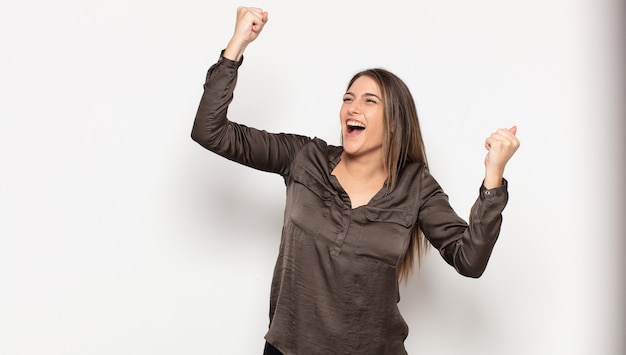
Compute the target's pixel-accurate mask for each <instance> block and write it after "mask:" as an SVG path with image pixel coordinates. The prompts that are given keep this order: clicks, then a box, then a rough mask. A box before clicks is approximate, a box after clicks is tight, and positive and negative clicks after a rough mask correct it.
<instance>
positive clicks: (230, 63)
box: [217, 49, 243, 69]
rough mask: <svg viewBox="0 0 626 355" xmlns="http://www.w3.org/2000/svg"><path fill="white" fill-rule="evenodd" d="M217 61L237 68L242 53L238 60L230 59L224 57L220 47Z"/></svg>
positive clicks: (240, 62)
mask: <svg viewBox="0 0 626 355" xmlns="http://www.w3.org/2000/svg"><path fill="white" fill-rule="evenodd" d="M217 62H218V63H224V65H226V66H228V67H229V68H235V69H237V68H239V67H240V66H241V64H242V63H243V55H242V56H241V59H239V60H238V61H235V60H231V59H228V58H224V49H222V51H221V52H220V59H219V60H218V61H217Z"/></svg>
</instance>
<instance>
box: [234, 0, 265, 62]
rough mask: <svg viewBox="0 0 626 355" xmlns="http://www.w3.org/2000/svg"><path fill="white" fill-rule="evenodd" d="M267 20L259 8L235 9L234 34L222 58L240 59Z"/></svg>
mask: <svg viewBox="0 0 626 355" xmlns="http://www.w3.org/2000/svg"><path fill="white" fill-rule="evenodd" d="M267 19H268V14H267V12H266V11H263V10H262V9H260V8H256V7H243V6H242V7H239V8H237V22H236V24H235V33H233V37H232V38H231V40H230V42H228V46H227V47H226V49H225V50H224V57H225V58H228V59H231V60H239V59H241V56H242V55H243V52H244V50H245V49H246V47H247V46H248V44H250V43H251V42H252V41H254V40H255V39H256V38H257V37H258V36H259V34H260V33H261V30H263V26H265V24H266V23H267Z"/></svg>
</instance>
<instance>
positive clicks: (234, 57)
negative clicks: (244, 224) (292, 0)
mask: <svg viewBox="0 0 626 355" xmlns="http://www.w3.org/2000/svg"><path fill="white" fill-rule="evenodd" d="M266 21H267V13H266V12H262V11H261V10H260V9H249V8H241V7H240V8H239V9H237V25H236V28H235V34H234V35H233V38H232V39H231V40H230V42H229V43H228V46H227V48H226V49H225V50H224V51H223V52H222V56H220V59H219V60H218V62H217V63H215V64H214V65H213V66H212V67H211V68H210V69H209V72H208V74H207V77H206V82H205V84H204V93H203V95H202V99H201V100H200V105H199V107H198V112H197V114H196V118H195V121H194V124H193V130H192V132H191V137H192V138H193V140H194V141H196V142H198V143H199V144H200V145H202V146H203V147H205V148H206V149H208V150H210V151H212V152H215V153H217V154H219V155H221V156H223V157H226V158H228V159H230V160H233V161H236V162H238V163H241V164H244V165H247V166H250V167H253V168H255V169H259V170H263V171H269V172H274V173H278V174H281V175H286V174H288V172H289V171H288V170H289V166H290V165H291V161H292V160H293V158H294V157H295V154H296V153H297V151H298V150H299V149H300V148H301V147H302V146H303V145H304V144H306V143H307V142H308V141H309V140H310V139H309V138H308V137H304V136H298V135H292V134H270V133H267V132H265V131H261V130H257V129H254V128H251V127H246V126H244V125H239V124H237V123H234V122H231V121H229V120H228V118H227V112H228V106H229V104H230V102H231V101H232V99H233V91H234V89H235V85H236V82H237V70H238V68H239V66H240V65H241V63H242V61H243V57H242V56H243V51H244V50H245V48H246V46H247V45H248V44H249V43H250V42H252V41H253V40H254V39H256V37H257V36H258V34H259V32H260V31H261V29H262V27H263V25H264V24H265V22H266Z"/></svg>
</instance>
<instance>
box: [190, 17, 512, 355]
mask: <svg viewBox="0 0 626 355" xmlns="http://www.w3.org/2000/svg"><path fill="white" fill-rule="evenodd" d="M267 20H268V14H267V12H263V11H262V10H261V9H258V8H245V7H241V8H239V9H238V10H237V22H236V26H235V32H234V34H233V37H232V38H231V40H230V42H229V43H228V45H227V47H226V49H225V50H224V51H223V52H222V55H221V57H220V59H219V61H218V62H217V63H216V64H214V65H213V66H212V67H211V68H210V69H209V72H208V74H207V79H206V84H205V87H204V94H203V96H202V100H201V102H200V105H199V108H198V113H197V115H196V119H195V122H194V126H193V131H192V137H193V139H194V140H195V141H196V142H198V143H199V144H201V145H202V146H203V147H205V148H207V149H209V150H211V151H213V152H215V153H217V154H220V155H222V156H224V157H226V158H228V159H231V160H233V161H236V162H238V163H241V164H245V165H247V166H250V167H253V168H256V169H260V170H264V171H268V172H273V173H277V174H280V175H281V176H282V177H283V178H284V180H285V184H286V189H287V197H286V204H285V219H284V226H283V232H282V239H281V245H280V252H279V255H278V260H277V262H276V267H275V270H274V277H273V281H272V287H271V296H270V326H269V331H268V332H267V334H266V336H265V338H266V340H267V342H266V349H265V354H281V353H284V354H405V353H406V350H405V349H404V345H403V343H404V339H405V338H406V336H407V334H408V328H407V325H406V323H405V322H404V320H403V319H402V317H401V315H400V314H399V311H398V307H397V302H398V299H399V290H398V284H399V280H402V279H406V277H408V275H409V274H410V271H411V269H412V267H413V263H414V262H413V261H414V258H417V261H418V263H419V259H420V257H421V256H422V254H423V253H424V251H425V250H426V248H427V245H429V244H432V245H433V246H434V247H435V248H437V249H438V250H439V252H440V253H441V255H442V256H443V258H444V260H446V261H447V262H448V263H449V264H450V265H452V266H453V267H454V268H455V269H456V270H457V271H458V272H459V273H461V274H463V275H466V276H470V277H479V276H480V275H481V274H482V272H483V271H484V269H485V267H486V265H487V261H488V259H489V256H490V254H491V250H492V248H493V245H494V243H495V241H496V239H497V237H498V234H499V230H500V224H501V212H502V210H503V209H504V206H505V205H506V202H507V199H508V195H507V188H506V181H505V180H504V179H503V173H504V168H505V165H506V163H507V162H508V160H509V159H510V158H511V156H512V155H513V154H514V152H515V151H516V149H517V148H518V146H519V141H518V140H517V138H516V137H515V131H516V128H515V127H514V128H512V129H510V130H507V129H499V130H498V131H496V132H495V133H493V134H492V135H491V136H490V137H489V138H487V140H486V148H487V150H488V153H487V156H486V158H485V179H484V181H483V185H482V186H481V188H480V194H479V197H478V199H477V200H476V202H475V204H474V206H473V208H472V210H471V213H470V219H469V225H468V224H467V223H466V222H465V221H463V220H462V219H461V218H459V217H458V215H457V214H456V213H455V212H454V211H453V210H452V208H451V207H450V204H449V203H448V199H447V196H446V195H445V194H444V192H443V191H442V189H441V187H440V186H439V185H438V184H437V182H436V181H435V179H434V178H433V177H432V176H431V175H430V173H429V171H428V169H427V167H426V156H425V152H424V145H423V142H422V139H421V132H420V127H419V123H418V119H417V113H416V109H415V104H414V102H413V99H412V97H411V94H410V92H409V90H408V88H407V87H406V85H405V84H404V83H403V82H402V81H401V80H400V79H398V78H397V77H396V76H395V75H393V74H391V73H389V72H388V71H385V70H382V69H372V70H367V71H364V72H361V73H359V74H357V75H355V76H354V78H353V79H352V80H351V81H350V83H349V85H348V89H347V91H346V93H345V95H344V98H343V105H342V106H341V110H340V121H341V127H342V146H341V147H336V146H330V145H328V144H326V143H325V142H324V141H322V140H320V139H311V138H308V137H304V136H299V135H292V134H270V133H267V132H265V131H260V130H257V129H254V128H249V127H246V126H243V125H238V124H236V123H233V122H230V121H229V120H228V119H227V109H228V105H229V104H230V101H231V100H232V95H233V91H234V87H235V83H236V80H237V68H238V67H239V66H240V65H241V63H242V56H243V53H244V50H245V48H246V47H247V45H248V44H250V43H251V42H252V41H254V40H255V39H256V38H257V36H258V35H259V33H260V32H261V30H262V29H263V26H264V25H265V24H266V23H267Z"/></svg>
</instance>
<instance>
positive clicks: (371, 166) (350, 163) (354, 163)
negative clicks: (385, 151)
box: [340, 152, 387, 180]
mask: <svg viewBox="0 0 626 355" xmlns="http://www.w3.org/2000/svg"><path fill="white" fill-rule="evenodd" d="M340 163H341V165H343V169H344V170H345V171H346V172H347V173H348V174H349V175H350V176H351V177H352V178H354V179H359V180H371V179H378V178H383V180H384V179H386V178H387V170H386V169H385V165H384V163H383V159H382V154H376V157H362V156H361V157H354V156H351V155H349V154H347V153H345V152H343V153H342V154H341V162H340Z"/></svg>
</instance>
